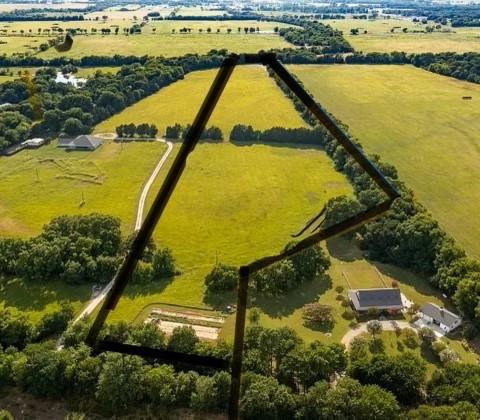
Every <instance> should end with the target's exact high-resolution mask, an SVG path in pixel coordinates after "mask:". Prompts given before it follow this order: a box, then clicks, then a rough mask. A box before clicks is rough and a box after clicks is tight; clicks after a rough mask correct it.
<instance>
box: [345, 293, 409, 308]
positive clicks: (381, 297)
mask: <svg viewBox="0 0 480 420" xmlns="http://www.w3.org/2000/svg"><path fill="white" fill-rule="evenodd" d="M348 297H349V298H350V300H351V301H352V303H353V305H354V306H355V309H357V310H367V309H369V308H378V309H401V308H403V303H402V296H401V294H400V289H397V288H384V289H358V290H349V291H348Z"/></svg>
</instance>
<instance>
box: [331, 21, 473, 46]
mask: <svg viewBox="0 0 480 420" xmlns="http://www.w3.org/2000/svg"><path fill="white" fill-rule="evenodd" d="M323 22H324V23H325V24H330V25H331V26H332V27H334V28H337V29H340V30H341V31H343V34H344V36H345V38H346V39H347V40H348V42H350V44H351V45H352V46H353V48H355V50H356V51H363V52H392V51H404V52H407V53H427V52H433V53H439V52H447V51H452V52H459V53H461V52H469V51H480V28H452V27H451V26H442V29H441V30H440V31H438V30H435V31H434V32H431V33H425V32H414V31H424V30H425V27H426V26H432V25H436V24H435V23H434V22H429V23H428V24H422V23H420V22H412V21H411V20H407V19H375V20H364V19H337V20H325V21H323ZM403 28H406V29H407V32H406V33H404V32H403ZM351 29H358V30H359V33H358V35H352V34H351V33H350V30H351ZM392 29H393V32H391V30H392ZM364 31H367V33H364Z"/></svg>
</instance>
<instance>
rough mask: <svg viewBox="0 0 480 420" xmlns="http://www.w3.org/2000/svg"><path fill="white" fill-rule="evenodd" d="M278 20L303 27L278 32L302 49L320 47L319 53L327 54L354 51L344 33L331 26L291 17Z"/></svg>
mask: <svg viewBox="0 0 480 420" xmlns="http://www.w3.org/2000/svg"><path fill="white" fill-rule="evenodd" d="M276 20H280V21H281V22H284V23H289V24H293V25H297V26H300V27H301V28H296V27H286V28H280V30H279V32H278V33H279V34H280V36H282V37H283V38H285V40H286V41H288V42H290V43H292V44H294V45H297V46H300V47H318V48H319V52H322V53H325V54H328V53H346V52H352V51H353V48H352V46H351V45H350V44H349V43H348V41H346V40H345V38H343V35H342V32H341V31H339V30H338V29H334V28H332V27H331V26H330V25H324V24H322V23H320V22H317V21H309V20H306V19H295V18H291V17H290V18H288V17H287V18H284V19H276Z"/></svg>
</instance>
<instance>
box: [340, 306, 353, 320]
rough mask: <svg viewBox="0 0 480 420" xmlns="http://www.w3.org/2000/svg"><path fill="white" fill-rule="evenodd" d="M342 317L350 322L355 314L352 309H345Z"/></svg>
mask: <svg viewBox="0 0 480 420" xmlns="http://www.w3.org/2000/svg"><path fill="white" fill-rule="evenodd" d="M342 317H343V318H345V319H346V320H351V319H353V318H355V313H354V312H353V310H352V309H350V308H347V309H345V312H344V313H343V314H342Z"/></svg>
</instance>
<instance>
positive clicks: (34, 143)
mask: <svg viewBox="0 0 480 420" xmlns="http://www.w3.org/2000/svg"><path fill="white" fill-rule="evenodd" d="M22 144H23V145H24V146H26V147H28V148H29V149H37V148H38V147H40V146H42V145H43V144H45V139H42V138H39V137H36V138H34V139H28V140H25V141H24V142H22Z"/></svg>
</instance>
